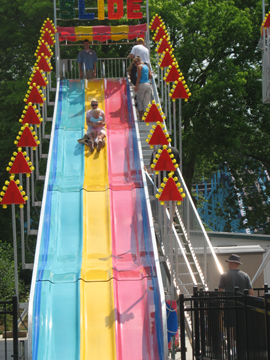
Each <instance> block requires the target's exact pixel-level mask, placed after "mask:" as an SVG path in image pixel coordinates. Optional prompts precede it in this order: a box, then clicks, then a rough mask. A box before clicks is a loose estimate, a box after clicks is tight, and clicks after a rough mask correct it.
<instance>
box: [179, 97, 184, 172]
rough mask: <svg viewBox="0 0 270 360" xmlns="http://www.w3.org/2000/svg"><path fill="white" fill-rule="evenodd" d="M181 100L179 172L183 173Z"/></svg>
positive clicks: (180, 104) (180, 112) (180, 116)
mask: <svg viewBox="0 0 270 360" xmlns="http://www.w3.org/2000/svg"><path fill="white" fill-rule="evenodd" d="M181 101H182V100H181V99H179V154H180V159H181V162H180V171H181V173H183V154H182V102H181Z"/></svg>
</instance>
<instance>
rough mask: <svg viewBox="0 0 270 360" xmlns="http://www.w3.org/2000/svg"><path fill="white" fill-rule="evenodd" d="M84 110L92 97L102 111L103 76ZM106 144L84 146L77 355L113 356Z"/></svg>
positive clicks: (92, 87) (91, 87)
mask: <svg viewBox="0 0 270 360" xmlns="http://www.w3.org/2000/svg"><path fill="white" fill-rule="evenodd" d="M85 91H86V94H85V95H86V111H87V110H89V109H90V101H91V99H92V98H95V99H97V100H98V102H99V107H100V108H101V109H102V110H104V111H105V104H104V82H103V80H94V81H89V82H88V86H87V88H86V90H85ZM108 188H109V186H108V169H107V149H106V146H105V148H103V149H102V150H101V151H100V153H97V151H96V150H95V151H94V153H93V154H90V152H89V149H88V147H85V174H84V185H83V204H84V205H83V254H82V268H81V279H82V281H81V285H80V316H81V326H80V338H81V340H80V359H81V360H88V359H91V360H100V359H101V358H102V359H108V360H109V359H116V348H115V310H114V293H113V279H112V256H111V255H112V251H111V248H112V246H111V227H110V226H111V220H110V194H109V190H108Z"/></svg>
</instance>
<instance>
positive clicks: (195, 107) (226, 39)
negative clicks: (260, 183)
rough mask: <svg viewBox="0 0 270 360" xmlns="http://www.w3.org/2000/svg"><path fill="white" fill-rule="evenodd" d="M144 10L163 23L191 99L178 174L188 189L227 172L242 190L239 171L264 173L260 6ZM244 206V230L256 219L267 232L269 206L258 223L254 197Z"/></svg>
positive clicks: (180, 4)
mask: <svg viewBox="0 0 270 360" xmlns="http://www.w3.org/2000/svg"><path fill="white" fill-rule="evenodd" d="M150 9H151V14H152V15H154V14H155V13H157V14H158V15H160V16H161V18H162V19H163V20H164V23H165V24H166V27H167V29H168V32H169V34H170V37H171V42H172V45H173V47H174V53H175V57H176V59H177V60H178V63H179V66H180V69H181V71H182V72H183V74H184V76H185V79H186V80H187V82H188V86H189V89H190V90H191V93H192V96H191V97H190V99H189V101H188V103H185V104H184V105H183V114H182V115H183V122H182V126H183V173H184V177H185V179H186V181H187V184H188V186H189V188H190V189H191V185H192V183H193V182H194V179H196V178H197V179H198V178H199V177H200V176H201V175H204V176H209V174H211V173H212V172H214V171H216V170H217V169H218V168H222V167H227V168H228V167H229V168H230V171H231V172H232V174H233V176H234V179H235V181H236V183H237V186H238V185H239V186H240V187H241V189H243V188H245V183H244V182H243V180H244V178H243V176H242V175H243V171H245V172H249V173H252V172H254V170H255V169H257V168H261V169H264V170H267V171H268V173H269V171H270V168H269V159H270V157H269V155H270V153H269V152H270V146H269V145H270V139H269V130H270V129H269V127H270V116H269V115H270V111H269V106H268V105H263V104H262V100H261V98H262V90H261V76H262V75H261V53H260V50H259V49H258V48H257V43H258V40H259V37H260V25H261V22H262V20H261V18H262V15H261V14H262V11H261V1H257V0H245V1H240V0H237V1H232V0H218V1H213V0H197V1H194V2H189V1H185V0H180V1H173V2H171V1H160V0H151V1H150ZM248 166H251V167H250V168H248V169H247V167H248ZM241 179H242V180H241ZM239 182H240V183H241V184H240V183H239ZM253 186H254V183H253ZM266 188H267V189H266V191H269V190H268V189H269V181H268V180H267V181H266ZM241 189H240V190H241ZM250 194H251V192H250ZM261 195H262V193H261ZM244 201H247V202H248V204H249V206H252V209H253V210H252V211H253V213H252V214H253V215H252V217H251V216H249V215H251V214H249V213H247V217H248V223H247V224H246V226H253V227H255V223H254V221H255V218H256V217H257V218H260V226H263V227H264V228H265V230H266V231H268V230H267V229H268V227H267V226H266V219H267V216H268V215H267V214H269V205H267V204H264V210H265V211H264V212H263V216H261V215H262V214H261V211H260V216H259V214H258V211H259V209H258V206H257V204H258V197H256V198H254V196H253V197H250V198H249V200H248V197H245V198H244ZM262 202H263V197H261V202H260V204H261V203H262ZM235 203H236V202H235ZM260 210H261V209H260ZM256 214H258V216H257V215H256ZM256 226H258V221H256Z"/></svg>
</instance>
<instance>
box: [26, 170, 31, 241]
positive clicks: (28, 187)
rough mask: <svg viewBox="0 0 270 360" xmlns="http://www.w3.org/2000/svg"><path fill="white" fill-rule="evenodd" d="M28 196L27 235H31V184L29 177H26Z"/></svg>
mask: <svg viewBox="0 0 270 360" xmlns="http://www.w3.org/2000/svg"><path fill="white" fill-rule="evenodd" d="M26 195H27V197H28V199H29V200H28V201H27V202H26V221H27V234H28V235H29V234H30V182H29V177H26Z"/></svg>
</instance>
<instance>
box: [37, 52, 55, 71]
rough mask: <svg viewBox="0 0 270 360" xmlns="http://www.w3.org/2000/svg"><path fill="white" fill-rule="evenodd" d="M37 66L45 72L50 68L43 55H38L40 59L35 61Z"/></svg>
mask: <svg viewBox="0 0 270 360" xmlns="http://www.w3.org/2000/svg"><path fill="white" fill-rule="evenodd" d="M36 66H37V67H39V69H40V70H43V71H45V72H51V71H52V70H51V68H50V65H49V64H48V62H47V60H46V59H45V57H44V56H42V55H41V56H40V59H39V60H38V62H37V65H36Z"/></svg>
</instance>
